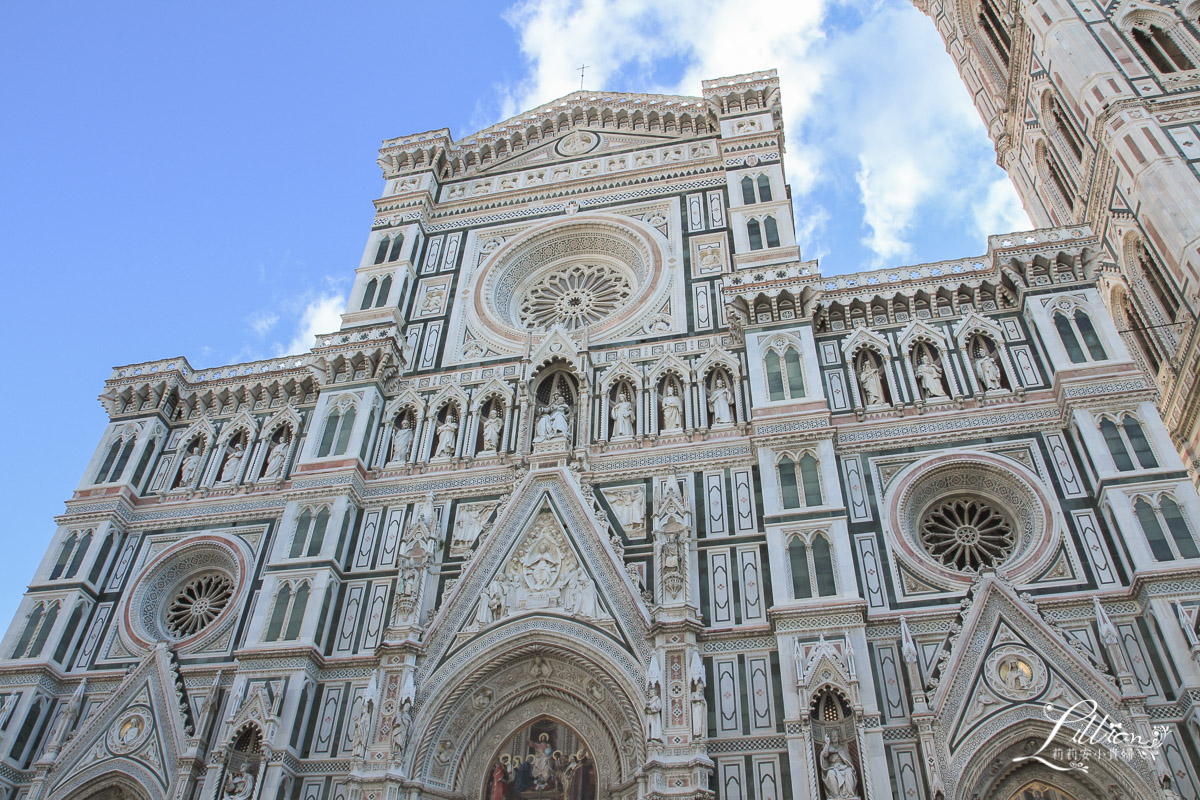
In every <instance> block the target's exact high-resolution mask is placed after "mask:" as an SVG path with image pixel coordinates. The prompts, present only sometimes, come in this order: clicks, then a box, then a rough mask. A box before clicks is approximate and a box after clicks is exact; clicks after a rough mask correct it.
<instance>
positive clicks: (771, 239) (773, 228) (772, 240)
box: [763, 217, 779, 247]
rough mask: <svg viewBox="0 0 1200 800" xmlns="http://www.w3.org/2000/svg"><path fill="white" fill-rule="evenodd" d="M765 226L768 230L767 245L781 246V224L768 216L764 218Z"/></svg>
mask: <svg viewBox="0 0 1200 800" xmlns="http://www.w3.org/2000/svg"><path fill="white" fill-rule="evenodd" d="M763 227H764V228H765V229H766V231H767V247H779V225H777V224H776V222H775V218H774V217H767V218H766V219H765V220H763Z"/></svg>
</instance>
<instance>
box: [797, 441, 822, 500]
mask: <svg viewBox="0 0 1200 800" xmlns="http://www.w3.org/2000/svg"><path fill="white" fill-rule="evenodd" d="M800 478H801V480H802V481H803V482H804V505H806V506H819V505H821V503H823V502H824V500H823V499H822V497H821V479H820V477H819V476H818V475H817V460H816V459H815V458H813V456H812V453H805V454H804V455H802V456H800Z"/></svg>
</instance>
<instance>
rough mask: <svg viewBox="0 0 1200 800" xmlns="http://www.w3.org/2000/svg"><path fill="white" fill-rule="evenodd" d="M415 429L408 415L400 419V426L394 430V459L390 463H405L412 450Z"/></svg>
mask: <svg viewBox="0 0 1200 800" xmlns="http://www.w3.org/2000/svg"><path fill="white" fill-rule="evenodd" d="M412 441H413V429H412V423H411V422H409V421H408V417H404V418H403V419H401V420H400V426H399V427H398V428H396V429H395V430H394V431H392V459H391V462H390V463H393V464H396V463H400V464H402V463H404V462H405V461H407V460H408V453H409V451H410V450H412Z"/></svg>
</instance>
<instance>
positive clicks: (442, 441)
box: [433, 410, 458, 458]
mask: <svg viewBox="0 0 1200 800" xmlns="http://www.w3.org/2000/svg"><path fill="white" fill-rule="evenodd" d="M457 441H458V418H457V417H455V416H454V411H453V410H448V411H446V420H445V422H443V423H442V424H441V425H438V428H437V447H435V448H434V449H433V457H434V458H450V457H451V456H453V455H454V445H455V444H456V443H457Z"/></svg>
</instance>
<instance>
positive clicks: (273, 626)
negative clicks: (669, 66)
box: [267, 583, 292, 642]
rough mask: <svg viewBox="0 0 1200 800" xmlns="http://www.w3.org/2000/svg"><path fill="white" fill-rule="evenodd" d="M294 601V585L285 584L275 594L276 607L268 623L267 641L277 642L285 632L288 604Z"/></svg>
mask: <svg viewBox="0 0 1200 800" xmlns="http://www.w3.org/2000/svg"><path fill="white" fill-rule="evenodd" d="M291 602H292V587H291V586H290V585H289V584H286V583H285V584H284V585H283V586H281V587H279V591H278V592H277V593H276V594H275V608H274V609H272V611H271V621H270V622H269V623H268V624H267V641H268V642H277V641H279V636H280V635H281V633H282V632H283V619H284V617H286V616H287V611H288V606H289V605H291Z"/></svg>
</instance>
